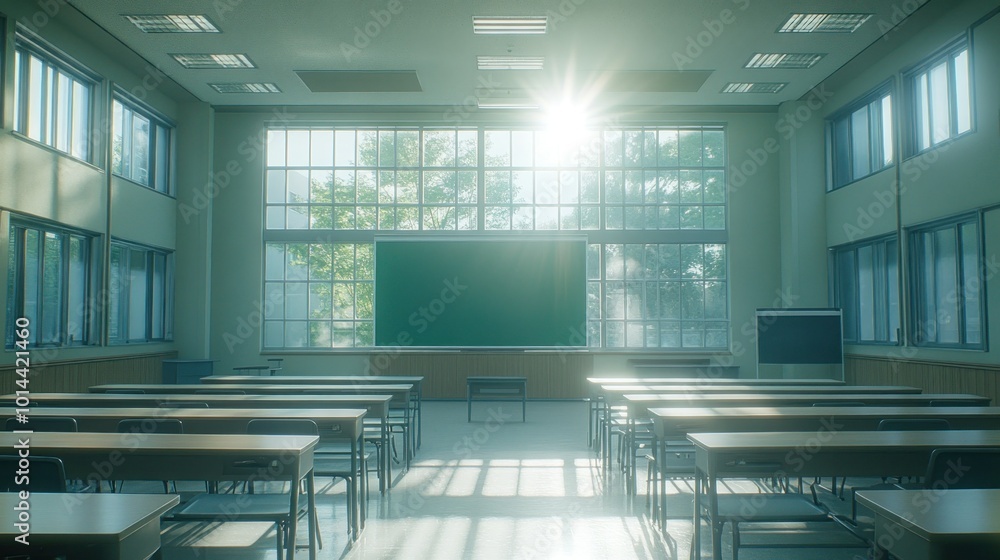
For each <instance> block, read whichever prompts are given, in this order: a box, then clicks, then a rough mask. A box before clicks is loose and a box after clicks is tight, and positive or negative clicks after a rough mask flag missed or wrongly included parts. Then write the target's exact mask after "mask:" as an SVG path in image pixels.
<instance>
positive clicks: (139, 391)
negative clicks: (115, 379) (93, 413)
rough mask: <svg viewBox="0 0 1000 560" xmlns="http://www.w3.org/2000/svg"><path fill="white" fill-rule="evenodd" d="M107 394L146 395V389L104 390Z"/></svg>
mask: <svg viewBox="0 0 1000 560" xmlns="http://www.w3.org/2000/svg"><path fill="white" fill-rule="evenodd" d="M104 394H105V395H145V394H146V391H143V390H142V389H108V390H107V391H104Z"/></svg>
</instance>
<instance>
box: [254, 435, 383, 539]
mask: <svg viewBox="0 0 1000 560" xmlns="http://www.w3.org/2000/svg"><path fill="white" fill-rule="evenodd" d="M247 433H248V434H257V435H305V436H315V435H320V432H319V428H318V427H317V426H316V422H314V421H312V420H308V419H296V418H278V419H255V420H251V421H250V422H249V424H247ZM329 449H330V448H329V447H328V446H322V447H318V448H317V450H316V451H315V452H314V453H313V474H314V476H317V477H318V476H328V477H331V478H343V479H344V480H345V481H346V482H347V531H348V533H352V534H353V535H354V536H355V537H356V536H357V533H358V530H359V526H358V525H360V526H362V527H363V526H364V519H365V517H366V516H367V507H366V500H367V498H368V483H367V478H368V476H367V467H366V462H367V457H366V454H365V453H364V451H363V450H358V456H357V457H354V460H353V461H352V457H351V455H350V451H347V452H344V451H340V450H336V451H331V450H329ZM359 487H360V491H359ZM362 496H363V497H364V499H365V500H362V499H361V497H362ZM359 508H360V509H359ZM355 520H360V521H358V522H356V521H355Z"/></svg>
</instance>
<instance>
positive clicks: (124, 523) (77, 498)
mask: <svg viewBox="0 0 1000 560" xmlns="http://www.w3.org/2000/svg"><path fill="white" fill-rule="evenodd" d="M67 497H70V499H67ZM28 501H29V503H30V511H29V513H30V515H31V518H30V519H29V521H28V524H29V530H30V535H29V536H28V541H29V543H30V544H29V545H28V546H25V545H23V544H20V543H18V542H15V541H14V538H15V537H17V536H18V535H19V534H20V533H19V532H18V531H17V529H16V528H15V527H14V525H15V523H18V520H17V513H18V512H16V511H14V507H15V506H17V505H18V502H20V500H19V499H18V496H17V494H0V541H2V544H0V555H3V556H4V557H6V556H8V555H10V556H17V555H28V554H30V555H36V554H37V555H45V556H46V557H48V556H58V555H70V556H71V557H73V558H81V557H83V558H102V559H107V560H112V559H118V560H135V559H137V558H139V559H142V558H149V557H150V556H152V555H153V553H155V552H156V551H157V550H159V549H160V516H161V515H163V514H164V513H166V512H167V511H168V510H169V509H170V508H172V507H174V506H176V505H177V504H178V502H179V501H180V498H179V497H178V496H174V495H169V494H72V495H67V494H37V493H35V494H31V495H30V496H29V498H28Z"/></svg>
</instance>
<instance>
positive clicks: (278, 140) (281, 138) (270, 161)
mask: <svg viewBox="0 0 1000 560" xmlns="http://www.w3.org/2000/svg"><path fill="white" fill-rule="evenodd" d="M267 165H268V167H280V166H283V165H285V131H284V130H268V131H267Z"/></svg>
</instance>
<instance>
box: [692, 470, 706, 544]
mask: <svg viewBox="0 0 1000 560" xmlns="http://www.w3.org/2000/svg"><path fill="white" fill-rule="evenodd" d="M703 482H704V475H702V473H701V470H700V469H698V467H695V469H694V520H693V522H692V523H693V525H692V531H691V558H692V560H701V487H702V484H703Z"/></svg>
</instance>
